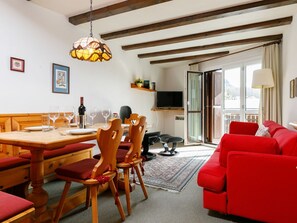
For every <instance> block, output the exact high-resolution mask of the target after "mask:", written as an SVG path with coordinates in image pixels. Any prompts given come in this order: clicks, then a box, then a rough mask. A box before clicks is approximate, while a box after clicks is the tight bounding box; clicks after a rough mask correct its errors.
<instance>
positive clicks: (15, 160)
mask: <svg viewBox="0 0 297 223" xmlns="http://www.w3.org/2000/svg"><path fill="white" fill-rule="evenodd" d="M29 163H30V160H28V159H23V158H19V157H5V158H1V159H0V171H2V170H7V169H11V168H14V167H18V166H22V165H25V164H29Z"/></svg>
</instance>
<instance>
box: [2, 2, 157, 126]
mask: <svg viewBox="0 0 297 223" xmlns="http://www.w3.org/2000/svg"><path fill="white" fill-rule="evenodd" d="M0 15H1V16H0V30H1V37H0V40H1V51H0V58H1V59H0V83H1V88H0V99H1V107H0V113H2V114H3V113H24V112H32V113H34V112H35V113H36V112H47V111H48V108H49V106H50V105H59V106H64V105H65V106H70V105H73V106H75V107H78V106H79V97H80V96H84V98H85V105H86V107H87V109H88V108H91V107H92V106H98V107H99V109H100V108H103V107H104V106H108V107H110V108H111V110H112V112H119V109H120V106H122V105H129V106H131V108H132V111H133V112H137V113H139V114H143V115H146V116H147V118H148V122H149V123H151V124H153V126H154V127H156V128H158V127H157V126H156V119H155V116H154V114H153V113H152V112H151V108H152V107H153V106H154V98H155V94H154V93H150V92H145V91H139V90H135V89H131V88H130V83H131V82H133V81H134V80H135V78H136V77H142V78H144V79H149V80H151V81H155V82H156V83H157V85H158V82H161V78H162V75H161V73H162V69H160V68H158V67H157V66H151V65H150V64H148V63H147V62H141V61H139V60H138V58H136V57H135V56H130V55H128V54H127V53H125V52H124V51H122V50H121V48H120V46H118V45H116V44H115V43H114V44H113V45H111V44H109V43H108V42H107V45H109V47H110V49H111V51H112V53H113V58H112V59H111V60H110V61H108V62H102V63H100V62H97V63H90V62H82V61H79V60H75V59H72V58H71V57H70V56H69V51H70V48H71V47H72V43H73V42H74V41H76V40H77V39H79V38H80V37H83V36H86V35H88V34H89V31H87V32H86V31H85V30H80V29H79V28H78V27H75V26H73V25H71V24H70V23H69V22H68V20H67V18H65V17H64V16H62V15H59V14H57V13H55V12H52V11H49V10H47V9H44V8H41V7H39V6H37V5H35V4H32V3H30V2H29V1H20V0H9V1H7V0H0ZM93 32H94V34H96V33H97V32H96V30H93ZM114 42H116V41H114ZM10 57H17V58H21V59H24V60H25V72H24V73H20V72H15V71H11V70H10ZM52 63H57V64H61V65H65V66H69V67H70V94H57V93H52Z"/></svg>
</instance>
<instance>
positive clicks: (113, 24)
mask: <svg viewBox="0 0 297 223" xmlns="http://www.w3.org/2000/svg"><path fill="white" fill-rule="evenodd" d="M122 1H123V0H93V9H97V8H101V7H105V6H108V5H112V4H115V3H118V2H122ZM31 2H32V3H36V4H38V5H40V6H42V7H45V8H48V9H50V10H53V11H55V12H57V13H60V14H63V15H65V16H66V17H69V16H73V15H77V14H80V13H84V12H88V11H89V7H90V5H89V4H90V1H89V0H50V1H49V0H31ZM250 2H256V1H253V0H224V1H222V0H173V1H169V2H165V3H161V4H157V5H154V6H150V7H146V8H142V9H138V10H134V11H130V12H126V13H122V14H118V15H114V16H110V17H106V18H103V19H100V20H96V21H94V22H93V32H94V35H95V36H96V34H98V35H100V34H105V33H109V32H114V31H119V30H123V29H127V28H133V27H138V26H142V25H147V24H152V23H155V22H161V21H166V20H170V19H174V18H179V17H184V16H189V15H193V14H199V13H202V12H207V11H213V10H217V9H222V8H226V7H230V6H235V5H240V4H245V3H250ZM296 13H297V4H292V5H288V6H283V7H278V8H272V9H266V10H262V11H257V12H249V13H245V14H242V15H235V16H230V17H226V18H223V19H216V20H210V21H207V22H201V23H195V24H192V25H185V26H180V27H176V28H171V29H166V30H160V31H155V32H149V33H144V34H138V35H134V36H128V37H123V38H117V39H113V40H108V41H107V43H108V42H111V43H115V44H119V45H121V46H122V45H128V44H135V43H141V42H147V41H152V40H159V39H164V38H170V37H176V36H183V35H187V34H192V33H199V32H205V31H211V30H216V29H222V28H228V27H233V26H239V25H244V24H249V23H255V22H261V21H266V20H271V19H277V18H282V17H287V16H293V15H295V14H296ZM79 26H80V27H81V28H84V29H86V30H88V29H89V24H88V23H85V24H81V25H79ZM286 27H287V26H281V27H275V28H269V29H263V30H258V31H248V32H242V33H237V34H228V35H225V36H220V37H214V38H207V39H202V40H195V41H188V42H182V43H177V44H169V45H163V46H158V47H150V48H143V49H138V50H131V51H127V52H128V53H130V54H133V55H135V56H137V54H140V53H149V52H155V51H162V50H170V49H178V48H184V47H191V46H200V45H208V44H212V43H218V42H225V41H231V40H237V39H245V38H252V37H261V36H266V35H275V34H281V33H283V32H284V30H285V29H286ZM87 33H88V32H87ZM254 45H259V43H258V44H252V45H249V46H246V45H243V46H236V47H228V48H224V49H212V50H207V51H197V52H191V53H183V54H176V55H169V56H158V57H152V58H145V59H141V60H147V61H152V60H159V59H168V58H175V57H181V56H190V55H200V54H205V53H212V52H218V51H223V50H226V49H227V50H230V51H232V52H234V51H239V50H241V49H243V48H246V47H251V46H254ZM191 62H193V61H185V62H184V63H191ZM174 65H176V63H167V64H160V65H158V66H162V67H168V66H174ZM155 66H156V65H155Z"/></svg>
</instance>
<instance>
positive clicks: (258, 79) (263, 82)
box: [252, 68, 274, 88]
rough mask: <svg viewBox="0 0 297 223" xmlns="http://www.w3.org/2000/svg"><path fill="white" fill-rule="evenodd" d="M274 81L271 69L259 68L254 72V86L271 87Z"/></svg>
mask: <svg viewBox="0 0 297 223" xmlns="http://www.w3.org/2000/svg"><path fill="white" fill-rule="evenodd" d="M271 87H274V81H273V76H272V70H271V69H267V68H265V69H259V70H255V71H254V73H253V80H252V88H271Z"/></svg>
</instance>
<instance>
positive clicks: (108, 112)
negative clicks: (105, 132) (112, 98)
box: [101, 109, 110, 127]
mask: <svg viewBox="0 0 297 223" xmlns="http://www.w3.org/2000/svg"><path fill="white" fill-rule="evenodd" d="M101 113H102V116H103V117H104V119H105V124H104V126H105V127H106V126H107V118H108V117H109V116H110V109H103V110H102V111H101Z"/></svg>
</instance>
